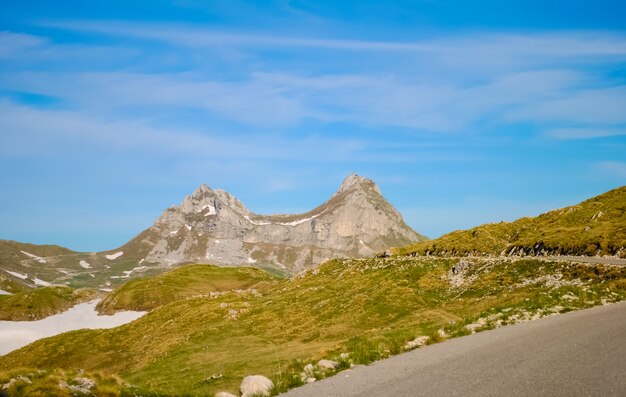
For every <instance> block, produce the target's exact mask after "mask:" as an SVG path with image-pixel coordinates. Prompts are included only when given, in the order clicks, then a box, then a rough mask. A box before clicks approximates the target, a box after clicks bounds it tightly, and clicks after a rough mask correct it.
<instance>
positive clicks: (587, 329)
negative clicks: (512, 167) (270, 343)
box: [284, 302, 626, 397]
mask: <svg viewBox="0 0 626 397" xmlns="http://www.w3.org/2000/svg"><path fill="white" fill-rule="evenodd" d="M284 396H289V397H324V396H396V397H403V396H407V397H408V396H626V302H622V303H617V304H612V305H608V306H602V307H596V308H592V309H587V310H582V311H577V312H571V313H566V314H561V315H558V316H552V317H547V318H543V319H540V320H536V321H533V322H529V323H523V324H517V325H513V326H508V327H503V328H499V329H496V330H492V331H486V332H482V333H478V334H474V335H470V336H466V337H462V338H456V339H452V340H449V341H446V342H443V343H439V344H435V345H430V346H426V347H424V348H421V349H417V350H414V351H411V352H408V353H405V354H401V355H398V356H395V357H392V358H390V359H387V360H383V361H379V362H377V363H374V364H372V365H370V366H357V367H355V368H353V369H352V370H349V371H345V372H341V373H339V374H338V375H336V376H334V377H332V378H328V379H325V380H323V381H320V382H315V383H312V384H309V385H305V386H303V387H300V388H298V389H294V390H291V391H290V392H288V393H286V394H284Z"/></svg>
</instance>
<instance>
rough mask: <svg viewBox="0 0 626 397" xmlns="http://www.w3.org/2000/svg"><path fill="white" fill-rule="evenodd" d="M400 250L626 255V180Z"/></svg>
mask: <svg viewBox="0 0 626 397" xmlns="http://www.w3.org/2000/svg"><path fill="white" fill-rule="evenodd" d="M392 252H393V253H394V254H396V255H437V256H465V255H509V256H524V255H571V256H578V255H587V256H600V255H611V256H617V257H620V258H626V186H624V187H620V188H617V189H614V190H611V191H609V192H606V193H604V194H601V195H599V196H596V197H593V198H591V199H589V200H586V201H583V202H582V203H580V204H577V205H574V206H571V207H566V208H562V209H558V210H554V211H550V212H547V213H545V214H542V215H539V216H537V217H534V218H521V219H518V220H516V221H515V222H511V223H507V222H500V223H492V224H487V225H482V226H478V227H475V228H472V229H469V230H460V231H455V232H452V233H449V234H446V235H444V236H442V237H440V238H438V239H435V240H430V241H424V242H419V243H416V244H412V245H409V246H406V247H403V248H399V249H394V250H392Z"/></svg>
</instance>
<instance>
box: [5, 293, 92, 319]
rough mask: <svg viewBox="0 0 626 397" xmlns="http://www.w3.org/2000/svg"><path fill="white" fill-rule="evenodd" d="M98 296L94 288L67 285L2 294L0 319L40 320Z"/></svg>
mask: <svg viewBox="0 0 626 397" xmlns="http://www.w3.org/2000/svg"><path fill="white" fill-rule="evenodd" d="M97 296H98V293H97V292H96V291H94V290H90V289H84V288H83V289H78V290H75V289H72V288H70V287H66V286H53V287H42V288H36V289H29V290H25V291H22V292H17V293H14V294H11V295H0V320H9V321H24V320H27V321H32V320H39V319H42V318H45V317H48V316H52V315H53V314H57V313H61V312H63V311H65V310H67V309H69V308H70V307H72V306H74V305H76V304H78V303H82V302H87V301H90V300H92V299H95V298H96V297H97Z"/></svg>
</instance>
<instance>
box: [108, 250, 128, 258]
mask: <svg viewBox="0 0 626 397" xmlns="http://www.w3.org/2000/svg"><path fill="white" fill-rule="evenodd" d="M122 255H124V251H120V252H116V253H115V254H111V255H106V258H107V259H109V260H114V259H117V258H119V257H120V256H122Z"/></svg>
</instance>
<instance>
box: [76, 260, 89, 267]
mask: <svg viewBox="0 0 626 397" xmlns="http://www.w3.org/2000/svg"><path fill="white" fill-rule="evenodd" d="M78 264H79V265H80V266H81V267H82V268H83V269H91V265H90V264H89V263H87V261H83V260H81V261H80V262H78Z"/></svg>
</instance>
